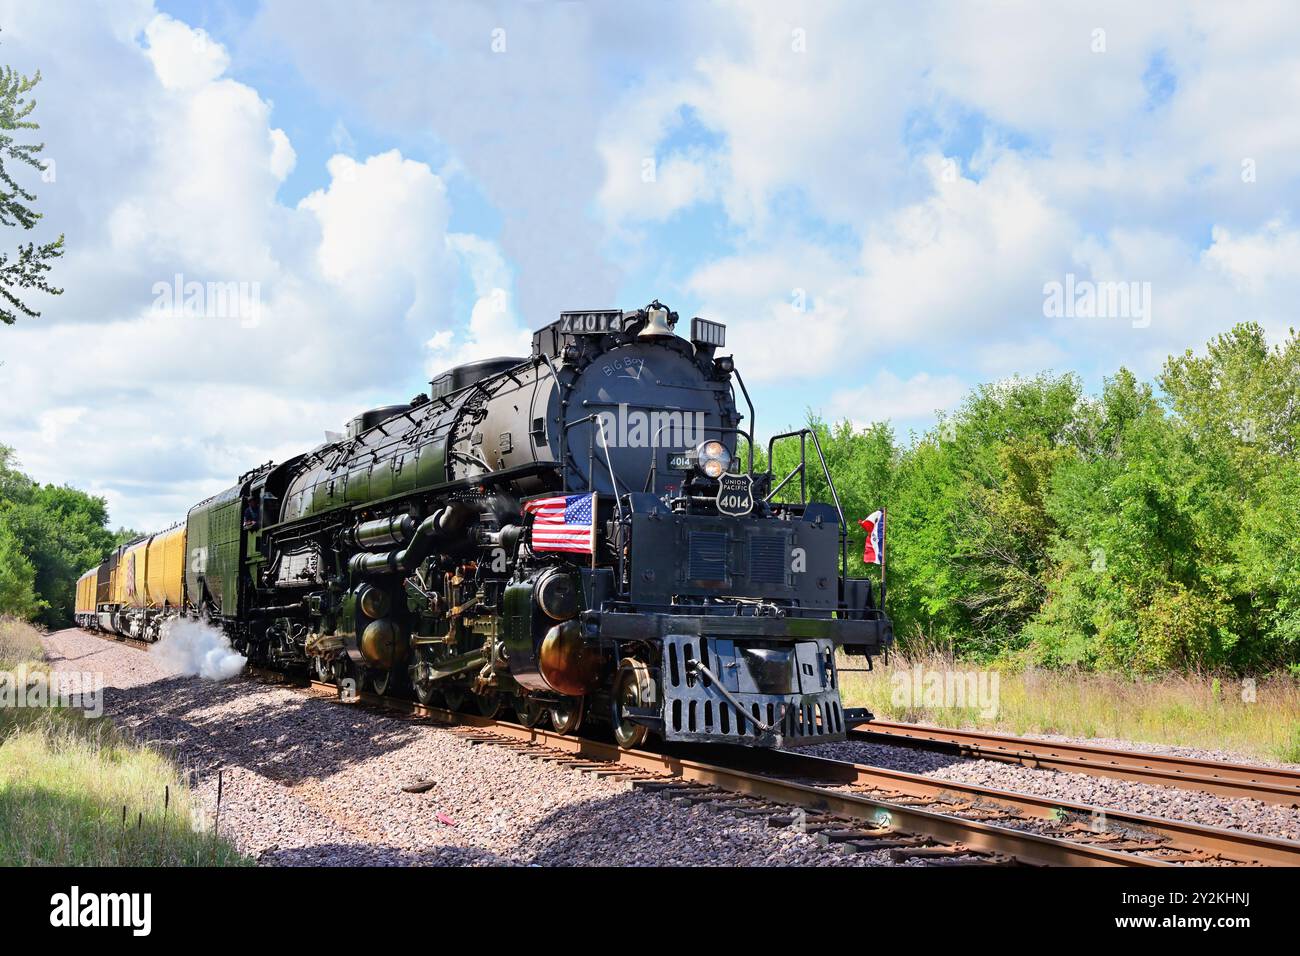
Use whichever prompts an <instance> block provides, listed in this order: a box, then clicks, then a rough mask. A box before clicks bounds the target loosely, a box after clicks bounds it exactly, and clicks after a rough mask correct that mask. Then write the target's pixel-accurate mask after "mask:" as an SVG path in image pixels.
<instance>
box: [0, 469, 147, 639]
mask: <svg viewBox="0 0 1300 956" xmlns="http://www.w3.org/2000/svg"><path fill="white" fill-rule="evenodd" d="M107 521H108V511H107V509H106V507H105V504H104V499H103V498H97V497H94V496H91V495H88V494H86V493H85V492H82V491H77V490H76V489H75V488H69V487H67V486H56V485H39V484H37V483H36V482H34V481H32V480H31V479H30V478H28V477H27V476H26V475H24V474H22V473H21V472H20V471H18V469H17V467H16V463H15V462H14V459H13V450H12V449H10V448H6V447H4V446H3V445H0V614H12V615H14V616H17V617H22V618H25V619H36V620H39V621H41V622H42V623H44V624H47V625H49V626H51V627H55V626H62V625H64V624H67V623H69V622H70V621H71V620H72V615H73V608H74V604H75V599H76V584H77V578H78V577H80V576H81V574H82V573H83V572H84V571H85V570H86V569H88V568H91V567H93V566H95V565H97V564H99V563H100V562H101V561H102V560H103V559H104V557H105V556H106V555H107V554H108V552H109V551H110V550H112V548H113V547H114V545H115V544H116V543H117V540H116V536H115V535H114V534H113V533H112V532H111V531H109V530H108V528H107ZM127 533H129V532H127Z"/></svg>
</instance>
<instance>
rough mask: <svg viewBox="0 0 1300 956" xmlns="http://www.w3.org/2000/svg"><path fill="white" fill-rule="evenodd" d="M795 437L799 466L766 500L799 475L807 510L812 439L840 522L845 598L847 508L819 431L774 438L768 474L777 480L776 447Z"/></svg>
mask: <svg viewBox="0 0 1300 956" xmlns="http://www.w3.org/2000/svg"><path fill="white" fill-rule="evenodd" d="M795 436H798V438H799V464H798V465H797V466H796V467H795V468H794V469H792V470H791V472H790V474H788V475H786V476H785V477H784V478H782V479H781V483H780V484H778V485H777V486H776V487H775V488H773V489H772V491H770V492H769V493H768V495H767V497H766V498H765V499H764V500H765V501H769V502H770V501H771V500H772V496H773V495H775V494H776V493H777V492H778V491H780V490H781V489H782V488H784V487H785V484H786V482H788V481H789V480H790V479H791V478H793V477H794V476H795V473H796V472H797V473H798V475H799V499H800V500H799V503H800V504H801V505H805V506H806V505H807V504H808V478H807V476H808V445H807V440H808V438H809V437H811V438H812V440H813V448H814V449H815V450H816V451H817V460H818V461H819V462H820V463H821V466H822V475H823V476H824V477H825V478H826V487H827V488H828V489H830V493H831V500H832V501H834V502H835V513H836V514H837V515H839V519H840V562H841V563H840V567H841V571H840V593H841V594H843V593H844V590H845V588H846V587H847V584H846V582H847V581H848V577H849V529H848V526H847V525H846V523H845V520H844V507H843V506H842V505H841V504H840V493H839V491H838V490H837V489H836V487H835V479H834V478H832V477H831V470H830V467H829V466H828V465H827V464H826V456H825V455H824V454H822V443H821V441H820V440H819V439H818V438H817V431H816V429H812V428H800V429H799V430H798V431H792V432H783V433H782V434H780V435H773V436H772V437H771V439H769V440H768V443H767V473H768V474H769V475H772V476H773V477H776V473H775V472H774V471H773V470H772V466H773V463H774V462H773V458H772V449H773V448H774V447H775V445H776V443H777V442H778V441H780V440H781V439H783V438H794V437H795Z"/></svg>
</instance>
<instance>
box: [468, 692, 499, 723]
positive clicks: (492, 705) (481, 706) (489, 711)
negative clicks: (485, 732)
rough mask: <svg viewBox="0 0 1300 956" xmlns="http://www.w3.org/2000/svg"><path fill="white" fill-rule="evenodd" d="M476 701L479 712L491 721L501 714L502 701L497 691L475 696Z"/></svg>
mask: <svg viewBox="0 0 1300 956" xmlns="http://www.w3.org/2000/svg"><path fill="white" fill-rule="evenodd" d="M474 701H475V703H477V704H478V712H479V713H480V714H482V715H483V716H484V717H486V718H488V719H489V720H492V719H494V718H495V717H496V715H497V714H499V713H501V705H502V699H501V694H500V693H498V692H497V691H494V690H490V691H488V692H487V693H485V694H475V695H474Z"/></svg>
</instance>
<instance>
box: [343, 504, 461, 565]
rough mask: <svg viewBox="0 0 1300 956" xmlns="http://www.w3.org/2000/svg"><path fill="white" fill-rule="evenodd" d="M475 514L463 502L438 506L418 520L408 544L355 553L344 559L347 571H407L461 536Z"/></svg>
mask: <svg viewBox="0 0 1300 956" xmlns="http://www.w3.org/2000/svg"><path fill="white" fill-rule="evenodd" d="M474 517H475V512H474V510H473V509H471V508H469V507H468V506H467V505H463V504H459V503H457V502H452V503H451V504H449V505H447V507H445V508H440V509H439V510H438V511H435V512H434V513H433V514H431V515H429V517H427V518H425V519H424V520H423V521H422V522H420V526H419V527H418V528H416V529H415V534H413V535H412V536H411V543H410V544H408V545H407V546H406V547H405V548H402V549H401V550H399V551H388V552H381V553H379V554H365V553H361V554H355V555H353V556H352V558H351V560H349V561H348V570H350V571H351V572H352V573H353V574H354V575H360V576H363V577H364V576H366V575H372V574H396V573H398V572H401V573H403V574H410V573H411V572H412V571H414V570H415V569H416V568H417V567H419V566H420V562H422V561H423V560H424V559H425V558H427V557H428V556H429V554H430V553H431V552H432V551H433V550H434V548H435V547H437V546H438V545H440V544H442V545H445V544H448V543H450V542H452V541H455V540H456V539H457V538H460V537H462V535H463V534H464V531H465V529H466V527H468V525H469V523H470V521H471V519H473V518H474Z"/></svg>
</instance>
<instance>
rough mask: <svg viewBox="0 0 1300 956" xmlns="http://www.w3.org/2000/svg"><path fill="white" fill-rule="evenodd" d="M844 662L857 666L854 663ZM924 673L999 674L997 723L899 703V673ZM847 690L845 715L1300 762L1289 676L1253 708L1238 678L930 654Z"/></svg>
mask: <svg viewBox="0 0 1300 956" xmlns="http://www.w3.org/2000/svg"><path fill="white" fill-rule="evenodd" d="M843 663H845V664H846V665H847V666H849V667H857V666H859V664H858V663H857V660H856V659H855V660H852V661H847V660H846V661H845V662H843ZM917 665H919V666H920V667H921V668H922V671H923V673H924V672H940V673H942V672H946V671H951V670H956V671H962V672H970V671H981V670H985V669H988V670H991V671H996V673H997V674H998V699H997V703H998V708H997V713H996V715H994V716H983V715H981V714H980V713H979V712H978V711H976V710H974V709H972V708H969V707H963V708H959V707H954V706H946V707H945V706H938V707H926V706H924V705H923V704H924V702H923V701H916V700H912V699H909V698H907V697H905V696H903V695H896V694H895V690H896V688H897V681H898V680H899V679H898V678H896V676H895V675H898V674H900V673H901V672H910V670H911V668H913V667H914V666H917ZM841 690H842V693H843V696H844V704H845V706H846V707H867V708H869V709H870V710H871V711H872V712H873V713H875V714H876V715H877V716H879V717H882V718H885V719H889V720H900V721H911V722H916V723H928V724H937V725H939V726H946V727H977V728H981V729H985V730H996V731H1004V732H1006V733H1012V734H1061V735H1064V736H1069V737H1113V738H1117V739H1121V740H1132V741H1142V742H1146V743H1154V744H1171V745H1177V746H1184V747H1202V748H1208V749H1215V750H1229V751H1236V752H1238V753H1241V754H1245V755H1248V756H1251V757H1257V758H1264V759H1269V760H1281V761H1286V762H1289V763H1300V681H1297V680H1296V678H1294V677H1292V676H1288V675H1274V676H1270V677H1267V678H1262V679H1258V680H1257V681H1256V685H1255V694H1254V700H1253V701H1248V700H1244V699H1243V694H1242V691H1243V685H1242V682H1241V681H1240V680H1238V679H1231V678H1220V677H1213V676H1199V675H1188V676H1182V675H1164V676H1161V677H1157V678H1129V677H1123V676H1118V675H1113V674H1097V673H1089V672H1075V671H1044V670H1036V669H1028V670H1019V671H1017V670H1014V669H1010V668H1005V667H998V666H997V665H989V666H987V668H986V666H985V665H981V664H974V663H967V662H961V661H954V660H953V659H952V658H950V657H945V656H942V655H937V654H930V655H927V656H924V657H921V658H913V659H905V658H903V657H902V656H891V660H890V666H889V667H888V668H886V667H882V666H880V662H879V661H877V667H876V670H875V671H873V672H871V673H867V674H843V675H842V677H841ZM948 703H951V702H948Z"/></svg>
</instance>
